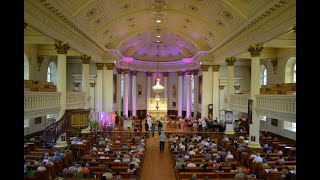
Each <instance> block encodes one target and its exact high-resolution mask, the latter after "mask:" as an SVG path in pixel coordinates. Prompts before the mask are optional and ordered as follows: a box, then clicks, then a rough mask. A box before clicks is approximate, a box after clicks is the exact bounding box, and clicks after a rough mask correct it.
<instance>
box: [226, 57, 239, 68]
mask: <svg viewBox="0 0 320 180" xmlns="http://www.w3.org/2000/svg"><path fill="white" fill-rule="evenodd" d="M236 60H237V59H236V58H235V57H228V58H226V60H225V61H226V62H227V65H228V66H233V65H234V63H235V62H236Z"/></svg>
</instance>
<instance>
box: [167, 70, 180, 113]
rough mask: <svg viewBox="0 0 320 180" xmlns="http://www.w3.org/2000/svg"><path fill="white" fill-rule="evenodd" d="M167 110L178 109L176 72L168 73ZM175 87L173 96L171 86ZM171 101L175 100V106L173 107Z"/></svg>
mask: <svg viewBox="0 0 320 180" xmlns="http://www.w3.org/2000/svg"><path fill="white" fill-rule="evenodd" d="M167 84H168V98H169V99H168V110H178V73H177V72H170V73H168V82H167ZM174 85H175V87H176V96H173V86H174ZM173 102H176V106H175V107H173V105H172V104H173Z"/></svg>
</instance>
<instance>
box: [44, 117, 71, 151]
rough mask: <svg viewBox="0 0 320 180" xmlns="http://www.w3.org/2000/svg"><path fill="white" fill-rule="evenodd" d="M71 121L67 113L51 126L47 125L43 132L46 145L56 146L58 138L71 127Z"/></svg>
mask: <svg viewBox="0 0 320 180" xmlns="http://www.w3.org/2000/svg"><path fill="white" fill-rule="evenodd" d="M70 126H71V123H70V120H69V118H68V116H67V113H65V114H64V115H63V116H62V118H61V119H60V120H59V121H57V122H55V123H53V124H51V125H50V126H48V127H46V128H45V129H44V131H43V134H42V140H43V141H44V145H45V146H50V147H52V146H54V145H55V143H56V140H57V138H58V137H59V136H60V135H61V134H62V133H64V132H66V131H67V130H68V129H70Z"/></svg>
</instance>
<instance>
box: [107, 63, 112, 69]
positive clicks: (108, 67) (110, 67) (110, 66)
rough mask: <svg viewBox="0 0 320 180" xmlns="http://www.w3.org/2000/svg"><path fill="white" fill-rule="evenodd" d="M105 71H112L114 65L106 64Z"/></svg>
mask: <svg viewBox="0 0 320 180" xmlns="http://www.w3.org/2000/svg"><path fill="white" fill-rule="evenodd" d="M106 67H107V70H113V67H114V63H106Z"/></svg>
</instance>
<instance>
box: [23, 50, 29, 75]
mask: <svg viewBox="0 0 320 180" xmlns="http://www.w3.org/2000/svg"><path fill="white" fill-rule="evenodd" d="M24 79H25V80H29V79H30V62H29V59H28V57H27V56H26V54H24Z"/></svg>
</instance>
